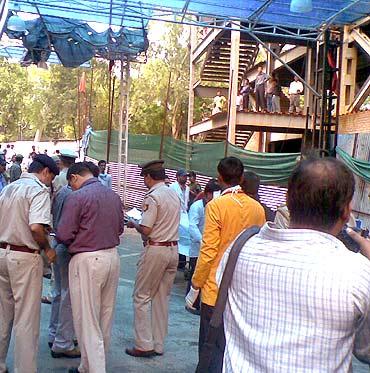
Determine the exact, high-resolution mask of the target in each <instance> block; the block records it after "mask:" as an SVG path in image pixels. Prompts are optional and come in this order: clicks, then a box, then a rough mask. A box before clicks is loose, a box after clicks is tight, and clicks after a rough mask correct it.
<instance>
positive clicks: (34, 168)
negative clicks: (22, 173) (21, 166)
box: [28, 161, 47, 174]
mask: <svg viewBox="0 0 370 373" xmlns="http://www.w3.org/2000/svg"><path fill="white" fill-rule="evenodd" d="M44 168H47V167H46V166H44V165H43V164H42V163H41V162H38V161H33V162H32V163H31V164H30V166H29V167H28V172H29V173H30V174H38V173H40V172H41V171H42V170H43V169H44Z"/></svg>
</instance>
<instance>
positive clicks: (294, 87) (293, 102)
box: [289, 76, 303, 114]
mask: <svg viewBox="0 0 370 373" xmlns="http://www.w3.org/2000/svg"><path fill="white" fill-rule="evenodd" d="M302 92H303V84H302V83H301V82H300V81H299V79H298V76H295V77H294V81H292V82H291V83H290V86H289V113H290V114H292V113H294V111H295V110H296V112H297V113H300V112H301V111H302V109H301V105H300V102H299V101H300V97H301V94H302Z"/></svg>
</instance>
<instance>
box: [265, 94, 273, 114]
mask: <svg viewBox="0 0 370 373" xmlns="http://www.w3.org/2000/svg"><path fill="white" fill-rule="evenodd" d="M266 101H267V111H268V112H269V113H271V112H272V95H270V94H267V95H266Z"/></svg>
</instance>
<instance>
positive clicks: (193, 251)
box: [186, 179, 221, 315]
mask: <svg viewBox="0 0 370 373" xmlns="http://www.w3.org/2000/svg"><path fill="white" fill-rule="evenodd" d="M220 190H221V186H220V185H219V184H218V182H217V180H216V179H211V180H210V181H208V183H207V185H206V187H205V189H204V197H203V198H202V199H200V200H198V201H196V202H194V203H193V204H192V205H191V206H190V210H189V233H190V241H191V247H190V255H189V257H190V261H189V264H190V279H189V282H188V286H187V290H186V293H188V292H189V290H190V286H191V279H192V277H193V274H194V270H195V266H196V265H197V259H198V255H199V249H200V245H201V243H202V235H203V229H204V211H205V207H206V204H207V203H208V202H209V201H211V200H212V199H213V198H214V196H215V194H216V193H217V192H219V191H220ZM199 298H200V297H198V299H197V301H196V302H195V303H194V304H193V306H192V307H189V306H186V310H187V311H189V312H191V313H194V314H197V315H199V309H200V304H199Z"/></svg>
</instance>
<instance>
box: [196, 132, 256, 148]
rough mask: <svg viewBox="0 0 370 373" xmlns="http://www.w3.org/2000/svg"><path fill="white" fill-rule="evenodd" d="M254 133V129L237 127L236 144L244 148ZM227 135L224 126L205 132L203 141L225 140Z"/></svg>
mask: <svg viewBox="0 0 370 373" xmlns="http://www.w3.org/2000/svg"><path fill="white" fill-rule="evenodd" d="M252 135H253V131H248V130H245V129H237V131H236V134H235V145H236V146H239V147H240V148H242V149H244V148H245V147H246V146H247V144H248V141H249V140H250V138H251V137H252ZM226 137H227V135H226V127H222V128H217V129H214V130H212V131H209V132H206V133H204V134H203V135H202V140H203V142H220V141H225V139H226Z"/></svg>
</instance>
